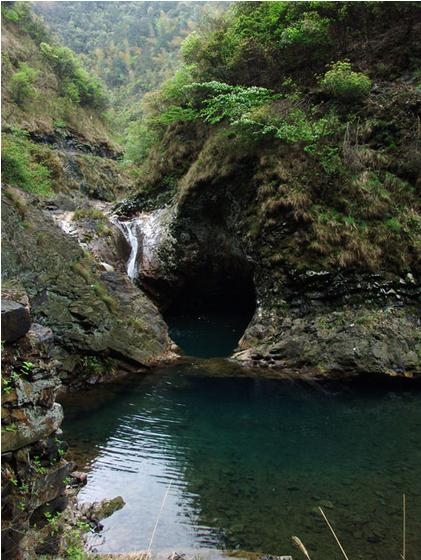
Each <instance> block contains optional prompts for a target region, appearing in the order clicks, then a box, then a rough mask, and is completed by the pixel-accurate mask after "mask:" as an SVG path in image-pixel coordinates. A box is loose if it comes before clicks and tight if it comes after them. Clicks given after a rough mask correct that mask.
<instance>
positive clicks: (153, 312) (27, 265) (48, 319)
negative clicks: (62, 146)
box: [2, 200, 170, 382]
mask: <svg viewBox="0 0 421 560" xmlns="http://www.w3.org/2000/svg"><path fill="white" fill-rule="evenodd" d="M24 219H25V224H29V227H28V226H26V227H24V224H23V221H22V218H21V216H20V215H19V214H18V213H17V211H16V208H15V207H14V206H13V204H12V203H10V200H5V201H4V210H3V236H4V242H3V255H2V256H3V275H4V277H5V278H6V279H8V280H9V281H12V280H13V279H14V278H16V277H19V278H20V279H21V282H22V284H23V285H24V286H25V288H26V289H27V291H28V295H29V299H30V301H31V305H32V314H33V316H34V318H35V319H36V320H37V322H39V323H40V324H41V325H43V326H48V327H49V328H51V329H52V330H53V331H54V335H55V340H56V347H57V348H59V349H60V352H59V359H60V361H61V364H62V365H61V369H62V375H64V376H65V378H66V380H67V382H72V381H74V380H75V372H78V376H80V377H79V380H81V381H82V380H83V379H86V380H91V382H92V381H96V380H98V379H100V378H101V377H104V376H107V375H108V376H112V375H114V374H115V372H116V371H117V370H118V369H121V368H123V369H124V368H126V369H127V368H129V369H130V370H133V369H135V370H136V369H141V368H142V367H147V366H149V365H152V364H154V363H157V362H158V361H159V360H161V359H163V358H164V357H166V356H167V355H169V348H170V340H169V337H168V334H167V327H166V325H165V323H164V321H163V320H162V318H161V317H160V315H159V312H158V310H157V309H156V307H155V306H154V304H153V303H152V302H151V301H150V300H148V298H147V297H146V296H145V295H144V294H142V293H141V292H140V291H139V290H138V289H137V288H136V287H135V286H134V285H133V284H132V283H131V282H130V280H129V279H128V278H127V276H126V274H125V272H120V271H119V270H117V271H114V272H112V271H108V272H107V271H104V269H103V267H102V266H101V265H100V262H99V261H103V260H104V259H103V258H102V257H103V252H101V251H99V254H98V255H99V259H98V261H96V260H94V258H92V257H91V256H90V255H88V254H87V253H86V251H85V253H84V251H83V250H82V248H81V247H80V246H79V244H78V242H77V241H76V239H74V238H73V237H72V236H71V235H66V234H65V233H64V232H62V231H61V230H60V228H59V227H58V226H57V225H55V224H54V222H53V220H52V219H51V217H50V215H49V213H48V212H47V211H42V210H41V209H39V208H37V207H36V206H35V205H34V207H32V208H30V209H29V204H28V209H27V211H26V214H25V218H24ZM110 243H111V245H113V241H112V239H111V238H110ZM66 376H67V377H66Z"/></svg>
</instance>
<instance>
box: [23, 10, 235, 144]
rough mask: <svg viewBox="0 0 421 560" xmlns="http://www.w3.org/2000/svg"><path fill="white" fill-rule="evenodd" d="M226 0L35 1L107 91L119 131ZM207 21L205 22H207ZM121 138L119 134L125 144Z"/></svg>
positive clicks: (57, 33) (137, 115) (135, 113)
mask: <svg viewBox="0 0 421 560" xmlns="http://www.w3.org/2000/svg"><path fill="white" fill-rule="evenodd" d="M228 5H229V2H124V1H123V2H64V3H63V2H34V3H33V6H34V10H35V11H36V12H37V13H38V14H40V15H41V16H42V17H43V18H44V20H45V22H46V23H47V25H48V26H49V28H50V29H51V31H52V32H53V33H55V34H56V35H57V36H58V37H59V39H60V41H61V42H62V43H63V44H64V45H66V46H68V47H70V48H71V49H72V50H74V51H75V52H76V53H78V54H80V55H81V59H82V60H83V62H84V64H85V65H86V67H87V68H88V69H89V70H90V71H91V72H92V73H93V74H94V75H97V76H99V77H100V78H101V79H102V80H103V81H104V82H105V84H106V85H107V87H108V88H109V91H110V94H111V99H112V103H111V107H110V113H111V115H112V120H113V122H114V124H115V125H116V126H117V129H118V130H120V132H122V131H123V130H124V129H125V127H126V126H127V125H128V124H129V123H130V122H132V121H134V120H136V119H137V118H139V117H140V114H141V109H140V105H139V102H140V100H141V98H142V97H143V95H144V94H145V93H146V92H149V91H152V90H154V89H156V88H157V87H158V86H159V85H160V84H161V83H162V82H163V81H164V80H165V79H166V78H167V77H169V76H170V75H171V73H172V72H173V69H174V67H175V66H176V65H177V64H178V62H179V49H180V45H181V43H182V42H183V40H184V39H185V38H186V37H187V35H189V33H190V32H192V31H193V30H194V29H197V28H198V26H199V24H200V23H202V24H204V25H211V21H212V19H213V18H214V16H215V15H216V14H218V13H220V12H221V11H223V10H224V9H226V7H227V6H228ZM206 22H207V23H206ZM124 140H125V138H124V136H123V137H122V141H123V142H124Z"/></svg>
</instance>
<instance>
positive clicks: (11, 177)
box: [1, 134, 52, 196]
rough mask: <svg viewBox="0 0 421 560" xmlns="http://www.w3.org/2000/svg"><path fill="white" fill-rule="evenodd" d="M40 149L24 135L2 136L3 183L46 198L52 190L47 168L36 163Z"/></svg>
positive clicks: (38, 162) (40, 163)
mask: <svg viewBox="0 0 421 560" xmlns="http://www.w3.org/2000/svg"><path fill="white" fill-rule="evenodd" d="M42 157H43V154H42V153H41V151H40V148H39V147H38V146H36V145H34V144H33V143H32V142H31V141H30V140H28V139H27V138H26V137H25V136H24V135H14V134H3V135H2V153H1V165H2V177H3V181H4V182H5V183H8V184H10V185H12V186H15V187H20V188H22V189H24V190H26V191H28V192H31V193H34V194H38V195H41V196H48V195H49V194H50V193H51V190H52V184H51V175H50V171H49V169H48V167H47V166H46V165H45V164H44V163H43V162H42V161H38V160H39V159H40V158H42Z"/></svg>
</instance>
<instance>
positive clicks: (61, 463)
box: [1, 288, 73, 559]
mask: <svg viewBox="0 0 421 560" xmlns="http://www.w3.org/2000/svg"><path fill="white" fill-rule="evenodd" d="M22 294H24V292H23V290H22V289H21V288H18V289H16V290H8V291H7V293H5V294H2V295H4V296H5V297H7V299H6V300H5V301H6V303H7V304H8V306H9V307H11V306H12V304H13V303H16V305H19V306H20V307H22V305H21V303H17V302H14V301H13V300H12V299H11V298H12V297H13V296H15V299H18V300H20V301H22V297H21V296H22ZM23 299H24V300H25V299H26V301H27V298H26V296H23ZM14 307H16V306H14ZM24 309H25V311H26V315H25V317H26V318H28V319H29V309H28V307H24ZM10 328H11V330H12V332H15V330H14V329H15V327H14V325H13V324H12V326H11V327H10ZM7 329H8V326H7V324H6V327H5V330H3V336H4V337H5V339H6V340H10V338H13V337H11V336H10V332H9V331H8V330H7ZM53 349H54V347H53V335H52V331H51V330H50V329H48V328H46V327H43V326H41V325H36V324H33V325H31V328H30V329H29V330H28V332H27V333H26V334H25V335H24V336H20V337H19V339H18V341H17V342H15V343H14V344H11V343H9V342H6V344H5V347H4V350H3V352H2V442H1V443H2V553H3V554H4V555H5V557H7V558H11V559H14V558H31V557H33V556H32V554H33V550H32V549H30V550H27V549H26V546H25V545H24V544H23V542H22V539H23V538H24V536H25V535H26V536H27V535H28V534H29V533H30V532H31V528H32V527H33V526H34V524H35V519H39V518H40V519H44V522H45V517H44V516H43V511H52V512H54V511H61V510H62V509H63V508H64V507H65V505H66V497H65V487H66V483H65V479H66V477H67V476H68V474H69V472H70V471H71V470H72V468H73V465H72V464H71V463H69V462H68V461H67V460H66V459H65V458H64V452H65V449H66V445H65V443H64V442H62V441H61V440H60V436H59V434H60V431H59V428H60V424H61V422H62V419H63V411H62V407H61V405H59V404H58V403H56V402H55V396H56V394H57V391H58V388H59V386H60V381H59V378H58V372H57V362H56V361H54V360H53V359H52V352H53ZM26 536H25V538H26Z"/></svg>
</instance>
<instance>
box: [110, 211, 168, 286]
mask: <svg viewBox="0 0 421 560" xmlns="http://www.w3.org/2000/svg"><path fill="white" fill-rule="evenodd" d="M166 216H169V209H168V208H160V209H159V210H155V211H154V212H151V213H149V214H141V215H140V216H137V217H136V218H133V219H132V220H128V221H119V220H118V218H116V217H112V218H111V221H112V223H114V224H115V225H116V226H117V227H118V228H119V229H120V231H121V232H122V233H123V235H124V237H125V239H126V241H127V243H128V244H129V245H130V249H131V251H130V257H129V259H128V261H127V275H128V276H129V278H131V279H132V280H133V279H136V278H137V277H138V276H139V270H149V269H150V268H152V267H153V264H154V260H155V249H156V248H157V247H158V245H159V244H160V242H161V240H162V238H163V236H164V235H165V234H166V228H165V227H164V224H163V222H165V221H166V220H165V217H166Z"/></svg>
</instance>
